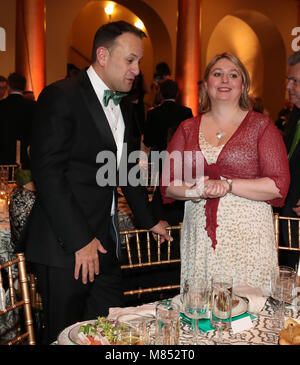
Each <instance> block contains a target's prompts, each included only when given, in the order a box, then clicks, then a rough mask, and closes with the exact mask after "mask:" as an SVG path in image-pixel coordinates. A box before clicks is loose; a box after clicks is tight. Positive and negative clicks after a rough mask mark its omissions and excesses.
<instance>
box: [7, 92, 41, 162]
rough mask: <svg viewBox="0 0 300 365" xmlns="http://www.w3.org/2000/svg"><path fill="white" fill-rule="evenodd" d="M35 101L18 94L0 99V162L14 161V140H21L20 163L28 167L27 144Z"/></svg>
mask: <svg viewBox="0 0 300 365" xmlns="http://www.w3.org/2000/svg"><path fill="white" fill-rule="evenodd" d="M35 106H36V102H35V101H33V100H29V99H26V98H24V97H23V96H22V95H20V94H10V95H8V96H7V98H5V99H3V100H1V101H0V130H1V143H0V164H15V163H16V141H17V140H20V141H21V163H22V166H23V168H28V167H29V159H28V155H27V151H26V150H27V146H28V144H29V137H30V131H31V124H32V120H33V115H34V111H35Z"/></svg>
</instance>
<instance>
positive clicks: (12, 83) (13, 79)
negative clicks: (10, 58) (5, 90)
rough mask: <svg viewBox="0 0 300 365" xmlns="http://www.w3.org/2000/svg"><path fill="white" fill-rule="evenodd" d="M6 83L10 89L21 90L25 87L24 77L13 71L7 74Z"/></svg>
mask: <svg viewBox="0 0 300 365" xmlns="http://www.w3.org/2000/svg"><path fill="white" fill-rule="evenodd" d="M7 83H8V86H9V87H10V88H11V89H12V90H17V91H22V92H23V91H24V90H25V87H26V77H25V76H23V75H21V74H18V73H16V72H14V73H12V74H10V75H9V76H8V78H7Z"/></svg>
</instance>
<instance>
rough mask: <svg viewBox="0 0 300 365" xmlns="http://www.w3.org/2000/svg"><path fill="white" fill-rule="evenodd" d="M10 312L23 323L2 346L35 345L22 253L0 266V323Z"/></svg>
mask: <svg viewBox="0 0 300 365" xmlns="http://www.w3.org/2000/svg"><path fill="white" fill-rule="evenodd" d="M14 273H16V274H14ZM5 277H6V278H7V282H5ZM6 297H8V298H6ZM7 299H8V300H7ZM21 309H23V311H21ZM11 312H15V314H16V316H17V317H18V318H19V319H20V321H21V320H22V319H23V320H24V322H25V323H24V324H23V323H20V326H19V327H20V328H19V329H18V331H17V333H16V334H14V336H13V337H12V338H10V339H9V340H8V341H6V342H5V343H2V344H4V345H14V344H23V343H26V342H27V343H28V344H29V345H35V336H34V328H33V319H32V312H31V303H30V293H29V286H28V276H27V272H26V263H25V257H24V254H23V253H18V254H17V257H16V258H15V259H13V260H10V261H7V262H4V263H2V264H0V321H1V320H5V319H6V318H7V316H8V315H9V314H10V313H11Z"/></svg>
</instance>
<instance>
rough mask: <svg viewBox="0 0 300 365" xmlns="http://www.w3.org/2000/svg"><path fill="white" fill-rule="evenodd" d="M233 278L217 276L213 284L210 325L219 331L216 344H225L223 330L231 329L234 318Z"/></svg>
mask: <svg viewBox="0 0 300 365" xmlns="http://www.w3.org/2000/svg"><path fill="white" fill-rule="evenodd" d="M232 281H233V280H232V277H230V276H227V275H215V276H214V277H213V278H212V283H211V312H210V323H211V325H212V326H213V327H215V328H216V329H217V330H218V338H217V341H216V344H217V345H218V344H222V345H223V344H225V342H224V340H223V330H224V329H225V330H229V329H230V328H231V317H232Z"/></svg>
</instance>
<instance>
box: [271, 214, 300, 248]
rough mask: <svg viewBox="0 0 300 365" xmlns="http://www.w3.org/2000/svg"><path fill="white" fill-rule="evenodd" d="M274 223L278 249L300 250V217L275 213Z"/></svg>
mask: <svg viewBox="0 0 300 365" xmlns="http://www.w3.org/2000/svg"><path fill="white" fill-rule="evenodd" d="M274 224H275V236H276V245H277V249H278V250H288V251H300V239H299V235H300V217H299V218H292V217H282V216H280V215H279V214H278V213H275V214H274ZM284 238H285V239H284Z"/></svg>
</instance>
